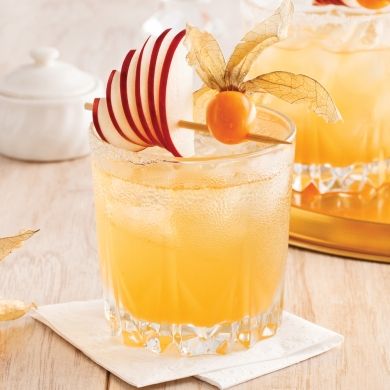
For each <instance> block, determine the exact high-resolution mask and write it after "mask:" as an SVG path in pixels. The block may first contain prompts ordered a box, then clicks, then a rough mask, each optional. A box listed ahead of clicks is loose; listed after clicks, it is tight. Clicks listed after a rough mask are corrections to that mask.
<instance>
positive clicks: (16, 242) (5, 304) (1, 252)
mask: <svg viewBox="0 0 390 390" xmlns="http://www.w3.org/2000/svg"><path fill="white" fill-rule="evenodd" d="M37 231H38V230H26V231H24V232H21V233H20V234H18V235H16V236H12V237H3V238H0V261H1V260H3V259H4V258H5V257H6V256H8V255H9V254H10V253H11V252H12V251H13V250H14V249H16V248H19V247H20V246H21V245H22V244H23V242H24V241H25V240H27V239H29V238H30V237H31V236H32V235H33V234H35V233H36V232H37ZM35 307H36V305H35V303H28V304H27V303H24V302H22V301H18V300H8V299H4V300H3V299H0V322H2V321H10V320H16V319H17V318H20V317H22V316H24V315H25V314H26V313H27V312H29V311H30V310H31V309H32V308H35Z"/></svg>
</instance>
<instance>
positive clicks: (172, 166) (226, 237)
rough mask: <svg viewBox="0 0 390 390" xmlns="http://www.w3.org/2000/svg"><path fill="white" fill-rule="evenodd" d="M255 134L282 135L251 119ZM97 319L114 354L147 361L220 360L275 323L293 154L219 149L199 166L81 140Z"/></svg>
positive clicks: (279, 126)
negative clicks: (138, 354) (88, 152)
mask: <svg viewBox="0 0 390 390" xmlns="http://www.w3.org/2000/svg"><path fill="white" fill-rule="evenodd" d="M259 115H260V116H261V117H262V123H263V126H262V127H263V131H264V132H265V133H268V134H272V135H273V136H274V137H278V138H282V139H289V140H294V137H295V130H294V126H293V124H292V123H291V122H290V121H289V120H288V119H286V118H285V117H284V116H282V115H280V114H278V113H276V112H274V111H272V110H269V109H265V108H264V109H261V110H260V112H259ZM92 148H93V153H92V161H93V163H92V164H93V174H94V188H95V201H96V215H97V233H98V242H99V255H100V263H101V270H102V276H103V283H104V289H105V301H106V314H107V317H108V318H109V320H110V323H111V326H112V329H113V331H114V333H121V334H122V336H123V339H124V342H125V343H127V344H129V345H132V346H143V347H146V348H148V349H150V350H152V351H155V352H161V351H163V350H165V349H167V348H174V349H178V350H179V352H180V353H181V354H183V355H198V354H205V353H226V352H229V351H231V350H233V349H236V348H239V347H249V346H251V345H253V344H254V343H255V342H256V341H258V340H260V339H263V338H265V337H269V336H272V335H273V334H274V333H275V332H276V329H277V327H278V325H279V323H280V319H281V311H282V307H283V278H284V268H285V261H286V256H287V242H288V225H289V206H290V197H291V172H292V161H293V157H294V156H293V155H294V145H278V146H268V147H262V146H260V145H259V144H254V143H243V144H240V145H237V146H227V145H222V144H220V143H218V142H217V141H216V140H214V139H213V138H212V137H209V136H199V137H198V138H197V141H196V149H197V150H198V152H199V154H205V153H206V154H209V155H208V156H207V155H206V156H203V157H195V158H187V159H176V158H173V157H171V156H170V155H168V153H165V152H164V153H163V151H162V150H160V149H156V150H154V149H147V150H144V151H142V152H139V153H131V152H127V151H124V150H120V149H117V148H115V147H112V146H110V145H108V144H105V143H102V142H101V141H99V140H97V139H96V138H95V137H94V136H92Z"/></svg>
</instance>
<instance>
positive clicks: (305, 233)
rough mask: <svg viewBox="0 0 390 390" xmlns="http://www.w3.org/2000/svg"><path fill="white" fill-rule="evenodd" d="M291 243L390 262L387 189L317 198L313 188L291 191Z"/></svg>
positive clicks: (338, 253) (328, 251) (389, 197)
mask: <svg viewBox="0 0 390 390" xmlns="http://www.w3.org/2000/svg"><path fill="white" fill-rule="evenodd" d="M290 244H291V245H293V246H297V247H300V248H304V249H310V250H313V251H318V252H323V253H329V254H332V255H338V256H345V257H353V258H357V259H362V260H372V261H381V262H386V263H390V186H386V187H383V188H381V189H380V190H379V191H378V192H376V193H375V192H374V191H371V190H366V191H364V192H362V193H360V194H341V193H339V194H325V195H320V194H319V193H318V192H317V191H316V190H315V189H314V187H309V188H308V189H307V190H305V192H303V193H296V192H294V194H293V198H292V208H291V222H290Z"/></svg>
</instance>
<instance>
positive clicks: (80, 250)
mask: <svg viewBox="0 0 390 390" xmlns="http://www.w3.org/2000/svg"><path fill="white" fill-rule="evenodd" d="M24 228H39V229H41V230H40V232H39V233H38V234H37V235H36V236H35V237H33V238H31V239H30V240H29V241H28V243H27V245H25V246H24V247H23V248H22V249H20V250H18V251H17V252H15V253H13V254H12V255H10V256H9V257H8V258H7V259H6V260H4V261H3V262H2V263H1V264H0V296H3V297H9V298H18V299H22V300H26V301H29V300H34V301H36V302H37V303H38V304H48V303H56V302H66V301H71V300H84V299H93V298H99V297H100V296H101V285H100V281H99V272H98V262H97V253H96V241H95V225H94V209H93V200H92V188H91V175H90V167H89V160H88V158H84V159H80V160H76V161H72V162H64V163H56V164H31V163H23V162H17V161H12V160H9V159H6V158H2V157H0V236H4V235H8V234H13V233H17V232H18V231H19V230H21V229H24ZM286 309H287V310H289V311H291V312H293V313H295V314H297V315H299V316H302V317H304V318H306V319H308V320H310V321H314V322H316V323H318V324H320V325H323V326H325V327H328V328H330V329H332V330H335V331H337V332H339V333H341V334H343V335H344V336H345V343H344V345H343V346H342V347H341V348H340V349H335V350H332V351H330V352H328V353H325V354H323V355H320V356H318V357H315V358H312V359H310V360H307V361H304V362H302V363H300V364H297V365H294V366H292V367H289V368H286V369H284V370H281V371H278V372H275V373H272V374H269V375H266V376H263V377H261V378H259V379H256V380H253V381H250V382H247V383H245V384H243V385H241V386H237V387H236V388H237V389H245V390H249V389H273V390H276V389H280V390H286V389H316V390H317V389H318V390H323V389H325V390H327V389H332V390H333V389H346V390H358V389H362V390H363V389H370V390H371V389H372V390H382V389H383V390H385V389H389V388H390V331H389V329H390V325H389V324H390V265H386V264H379V263H370V262H363V261H354V260H346V259H342V258H337V257H331V256H326V255H320V254H315V253H311V252H306V251H302V250H298V249H293V248H291V249H290V258H289V261H288V267H287V280H286ZM130 388H131V386H129V385H127V384H125V383H124V382H122V381H121V380H119V379H118V378H116V377H115V376H113V375H110V374H109V373H108V372H107V371H105V370H104V369H103V368H101V367H99V366H98V365H96V364H95V363H93V362H92V361H91V360H89V359H88V358H87V357H85V356H84V355H83V354H82V353H81V352H79V351H78V350H76V349H75V348H74V347H72V346H71V345H69V344H68V343H67V342H65V341H64V340H63V339H61V338H60V337H59V336H57V335H56V334H55V333H53V332H52V331H51V330H49V329H48V328H46V327H45V326H44V325H42V324H40V323H38V322H35V321H34V320H32V319H30V318H24V319H21V320H18V321H16V322H12V323H7V324H1V325H0V389H1V390H19V389H20V390H45V389H49V390H52V389H61V390H65V389H69V390H78V389H80V390H89V389H91V390H106V389H110V390H114V389H130ZM152 388H153V389H189V390H190V389H212V388H213V387H212V386H210V385H207V384H205V383H203V382H200V381H198V380H196V379H193V378H190V379H186V380H180V381H176V382H171V383H167V384H163V385H158V386H152Z"/></svg>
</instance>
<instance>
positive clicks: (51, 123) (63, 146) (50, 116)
mask: <svg viewBox="0 0 390 390" xmlns="http://www.w3.org/2000/svg"><path fill="white" fill-rule="evenodd" d="M31 57H32V58H33V60H34V62H32V63H30V64H27V65H23V66H21V67H19V68H17V69H16V70H15V71H13V72H11V73H9V74H8V75H6V76H5V78H4V79H3V80H1V81H0V154H3V155H5V156H8V157H12V158H17V159H22V160H29V161H59V160H67V159H72V158H76V157H81V156H84V155H86V154H88V152H89V141H88V139H89V138H88V128H89V124H90V122H91V113H90V112H86V111H85V110H84V103H85V102H89V101H92V99H93V98H94V97H95V96H98V95H100V94H101V92H102V84H101V82H100V81H99V80H98V79H96V78H95V77H94V76H92V75H90V74H88V73H85V72H83V71H81V70H79V69H77V68H76V67H74V66H73V65H70V64H67V63H64V62H61V61H58V60H57V59H58V57H59V52H58V50H57V49H54V48H51V47H40V48H37V49H34V50H32V51H31Z"/></svg>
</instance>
